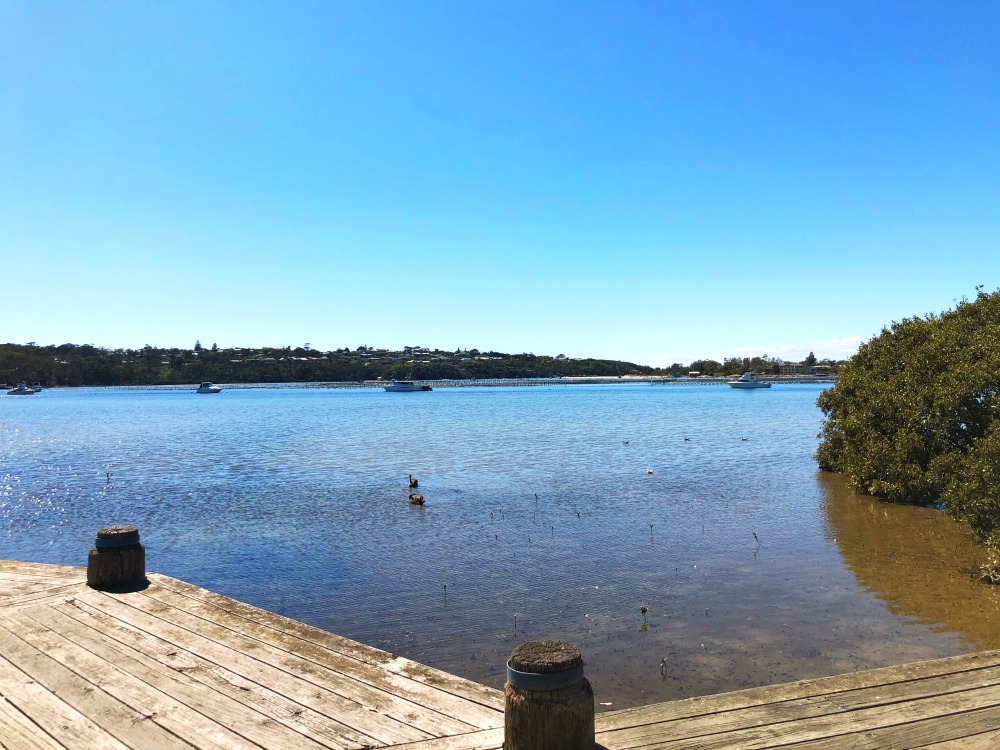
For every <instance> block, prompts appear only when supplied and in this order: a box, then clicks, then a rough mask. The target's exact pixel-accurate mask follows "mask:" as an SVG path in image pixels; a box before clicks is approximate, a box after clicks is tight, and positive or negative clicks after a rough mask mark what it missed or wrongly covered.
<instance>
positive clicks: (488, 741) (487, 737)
mask: <svg viewBox="0 0 1000 750" xmlns="http://www.w3.org/2000/svg"><path fill="white" fill-rule="evenodd" d="M392 750H503V727H499V728H497V729H483V730H480V731H478V732H472V733H470V734H459V735H453V736H451V737H440V738H438V739H434V740H421V741H420V742H408V743H406V744H405V745H393V747H392Z"/></svg>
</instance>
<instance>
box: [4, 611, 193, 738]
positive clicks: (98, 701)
mask: <svg viewBox="0 0 1000 750" xmlns="http://www.w3.org/2000/svg"><path fill="white" fill-rule="evenodd" d="M0 652H2V653H3V655H4V656H5V657H6V658H7V659H8V660H10V661H11V662H12V663H13V664H15V665H17V667H18V669H20V670H21V671H22V672H24V673H25V674H27V675H28V676H30V677H31V678H32V679H34V680H35V681H36V682H38V683H39V684H40V685H42V686H43V687H45V688H47V689H48V690H49V692H51V693H52V694H53V695H55V696H57V697H59V698H61V699H62V700H63V701H65V702H66V703H68V704H70V705H71V706H72V707H73V708H75V709H76V710H77V711H79V712H80V713H82V714H84V715H85V716H87V717H89V718H90V719H91V720H93V722H94V723H95V724H97V725H98V726H99V727H101V728H102V729H103V730H104V731H105V732H106V733H107V734H109V735H111V736H113V737H116V738H117V739H119V740H121V741H122V743H124V744H126V745H131V746H133V747H141V748H143V749H144V750H145V749H146V748H149V750H153V749H155V748H181V747H193V746H192V745H190V744H189V743H187V742H183V741H182V740H180V738H178V737H177V736H176V735H174V734H172V733H171V732H169V731H168V730H166V729H165V728H164V727H162V726H161V725H159V724H158V723H157V722H156V721H155V718H156V717H155V715H152V714H147V713H143V712H142V711H139V710H136V709H135V708H133V707H132V706H129V705H126V704H124V703H122V702H121V701H119V700H117V699H116V698H114V697H113V696H112V695H109V694H108V693H107V692H105V691H104V690H103V689H102V687H101V679H100V677H98V676H94V678H95V681H93V682H92V681H90V680H88V679H85V678H83V677H80V676H79V675H78V674H76V673H75V672H73V671H72V670H71V669H69V668H67V667H65V666H64V665H62V664H60V663H59V662H57V661H56V660H54V659H52V658H50V657H49V656H48V654H45V653H43V652H42V651H39V650H38V649H36V648H34V647H33V646H31V645H30V644H28V643H27V642H26V641H24V640H22V639H21V638H20V637H19V636H17V635H15V634H14V633H13V632H12V631H11V630H10V629H9V628H8V627H6V626H5V625H4V624H2V623H0Z"/></svg>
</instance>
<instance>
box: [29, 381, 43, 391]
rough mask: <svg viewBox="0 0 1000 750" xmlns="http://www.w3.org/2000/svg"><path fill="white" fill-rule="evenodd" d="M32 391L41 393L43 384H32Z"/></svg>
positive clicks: (36, 382)
mask: <svg viewBox="0 0 1000 750" xmlns="http://www.w3.org/2000/svg"><path fill="white" fill-rule="evenodd" d="M31 389H32V390H33V391H34V392H35V393H38V392H39V391H41V390H42V384H41V383H39V382H38V381H37V380H36V381H35V382H34V383H32V384H31Z"/></svg>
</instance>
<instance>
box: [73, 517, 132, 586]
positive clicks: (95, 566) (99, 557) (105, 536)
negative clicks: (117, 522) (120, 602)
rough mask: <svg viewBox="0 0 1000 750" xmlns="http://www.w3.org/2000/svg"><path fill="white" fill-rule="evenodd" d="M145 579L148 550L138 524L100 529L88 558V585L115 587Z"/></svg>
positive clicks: (129, 584)
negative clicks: (142, 543)
mask: <svg viewBox="0 0 1000 750" xmlns="http://www.w3.org/2000/svg"><path fill="white" fill-rule="evenodd" d="M145 582H146V549H145V548H144V547H143V546H142V545H141V544H139V530H138V529H137V528H136V527H135V526H111V527H109V528H106V529H101V530H100V531H98V532H97V540H96V541H95V542H94V546H93V548H92V549H91V550H90V555H88V557H87V585H88V586H92V587H93V588H95V589H116V588H127V587H131V586H136V585H139V584H142V583H145Z"/></svg>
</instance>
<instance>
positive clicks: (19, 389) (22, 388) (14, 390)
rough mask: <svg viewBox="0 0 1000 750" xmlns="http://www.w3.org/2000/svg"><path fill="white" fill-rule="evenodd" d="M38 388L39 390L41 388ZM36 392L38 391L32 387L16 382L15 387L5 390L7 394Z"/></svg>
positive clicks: (20, 394)
mask: <svg viewBox="0 0 1000 750" xmlns="http://www.w3.org/2000/svg"><path fill="white" fill-rule="evenodd" d="M38 390H41V388H39V389H38ZM36 393H38V391H36V390H35V389H34V388H29V387H28V386H26V385H25V384H24V383H18V384H17V387H15V388H11V389H10V390H9V391H7V395H8V396H34V395H35V394H36Z"/></svg>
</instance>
